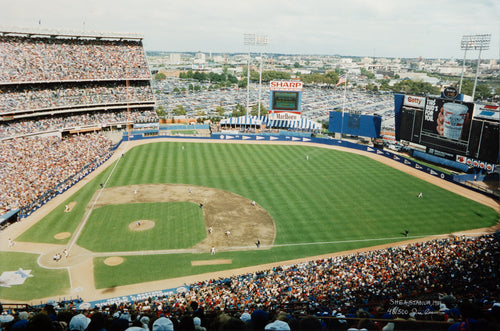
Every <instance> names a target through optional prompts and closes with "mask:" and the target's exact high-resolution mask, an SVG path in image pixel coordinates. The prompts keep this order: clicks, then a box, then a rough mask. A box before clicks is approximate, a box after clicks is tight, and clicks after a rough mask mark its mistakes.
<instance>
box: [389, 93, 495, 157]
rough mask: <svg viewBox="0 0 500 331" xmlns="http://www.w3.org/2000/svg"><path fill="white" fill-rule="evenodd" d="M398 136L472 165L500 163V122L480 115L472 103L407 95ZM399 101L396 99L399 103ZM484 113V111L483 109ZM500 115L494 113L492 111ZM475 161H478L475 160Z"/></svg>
mask: <svg viewBox="0 0 500 331" xmlns="http://www.w3.org/2000/svg"><path fill="white" fill-rule="evenodd" d="M403 98H404V99H403V102H402V103H401V108H400V109H399V110H398V109H396V113H397V112H398V111H399V112H400V114H399V121H398V122H399V125H398V123H397V124H396V138H397V139H398V140H403V141H407V142H410V143H414V144H417V145H418V146H420V147H421V148H422V149H423V148H425V149H426V153H429V154H432V155H436V156H439V157H444V158H447V159H450V160H454V161H458V162H463V160H467V159H468V160H469V162H470V163H471V164H470V165H472V166H475V164H478V165H480V164H481V162H480V161H483V163H482V164H483V166H484V164H485V162H486V163H490V165H489V166H491V165H494V164H497V163H498V157H499V149H498V148H499V147H498V146H499V143H498V140H499V137H498V126H499V121H498V119H496V117H495V116H490V117H486V116H483V117H481V116H479V115H475V114H478V112H477V111H475V108H478V107H480V106H478V105H475V104H473V103H470V102H462V101H456V100H448V99H444V98H433V97H427V98H426V97H421V96H412V95H404V96H403ZM396 104H397V102H396ZM483 113H484V112H483ZM490 113H493V114H494V115H498V114H497V113H495V112H491V111H490ZM474 160H476V161H477V162H476V163H474Z"/></svg>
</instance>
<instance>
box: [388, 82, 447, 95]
mask: <svg viewBox="0 0 500 331" xmlns="http://www.w3.org/2000/svg"><path fill="white" fill-rule="evenodd" d="M392 91H393V92H404V93H408V94H410V93H411V94H420V95H427V94H439V93H440V89H439V87H436V86H432V84H431V83H427V82H423V81H414V80H411V79H405V80H403V81H401V82H397V83H396V84H394V86H393V87H392Z"/></svg>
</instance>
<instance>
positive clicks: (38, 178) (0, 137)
mask: <svg viewBox="0 0 500 331" xmlns="http://www.w3.org/2000/svg"><path fill="white" fill-rule="evenodd" d="M0 58H1V59H2V60H1V61H0V141H1V143H0V155H1V158H2V162H3V164H5V166H4V167H2V169H0V172H1V174H0V177H1V178H2V183H1V186H2V187H1V192H2V193H1V195H2V196H1V197H2V201H1V202H0V215H1V214H4V213H6V212H8V211H10V210H17V209H20V210H21V211H20V213H19V215H20V216H21V217H22V216H26V215H29V214H30V213H31V212H32V211H33V210H34V209H36V208H38V207H39V206H41V205H43V204H44V203H45V202H46V201H47V199H50V198H51V197H53V196H54V194H57V193H58V192H59V191H61V190H62V191H64V190H65V189H67V188H68V187H69V186H71V185H73V184H74V183H75V180H76V181H77V180H79V179H80V178H82V176H85V175H86V174H88V173H89V171H91V170H92V169H94V168H95V166H96V164H100V163H102V162H103V161H104V160H105V159H106V158H107V157H109V155H110V152H111V148H112V146H111V141H110V140H109V139H105V138H103V137H102V136H99V135H98V134H95V133H93V134H89V135H86V134H84V133H87V132H100V131H104V130H114V129H117V128H118V129H122V130H123V129H125V128H126V127H127V126H131V125H133V123H136V122H137V123H147V122H157V121H158V117H157V116H156V113H155V111H154V105H155V101H154V97H153V92H152V89H151V82H150V81H151V73H150V72H149V69H148V64H147V60H146V55H145V53H144V49H143V46H142V38H141V37H138V36H132V35H130V36H127V35H114V34H109V35H108V36H106V35H101V34H99V35H91V34H82V35H74V34H64V33H63V34H57V33H54V32H50V33H44V32H43V31H41V30H40V31H32V32H26V31H22V32H21V31H2V32H0ZM74 134H83V135H80V136H73V135H74ZM42 135H43V137H42ZM47 136H48V137H47ZM28 137H30V138H31V137H34V138H33V139H28ZM83 146H85V148H82V147H83Z"/></svg>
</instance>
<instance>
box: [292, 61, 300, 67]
mask: <svg viewBox="0 0 500 331" xmlns="http://www.w3.org/2000/svg"><path fill="white" fill-rule="evenodd" d="M293 67H294V68H300V67H302V66H301V65H300V63H298V62H295V63H294V64H293Z"/></svg>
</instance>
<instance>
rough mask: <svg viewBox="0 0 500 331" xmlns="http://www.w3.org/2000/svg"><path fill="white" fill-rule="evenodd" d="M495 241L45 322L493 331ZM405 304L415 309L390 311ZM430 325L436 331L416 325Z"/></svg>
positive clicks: (310, 269) (466, 242) (255, 280)
mask: <svg viewBox="0 0 500 331" xmlns="http://www.w3.org/2000/svg"><path fill="white" fill-rule="evenodd" d="M499 239H500V234H499V233H495V234H491V235H485V236H481V237H477V238H474V237H459V238H458V237H457V238H447V239H439V240H433V241H428V242H422V243H416V244H408V245H405V246H401V247H395V248H389V249H381V250H377V251H372V252H365V253H356V254H351V255H346V256H338V257H332V258H328V259H321V260H314V261H310V262H305V263H300V264H294V265H289V266H283V267H276V268H273V269H270V270H264V271H261V272H256V273H251V274H246V275H240V276H235V277H231V278H225V279H218V280H210V281H205V282H199V283H197V284H193V285H190V286H186V288H187V290H186V291H184V292H180V293H176V294H171V295H168V296H158V297H149V298H147V299H144V300H140V301H135V302H122V303H114V304H111V305H105V306H100V307H99V308H96V309H94V310H87V311H78V309H77V305H72V303H69V302H65V303H61V304H60V312H59V314H56V313H55V312H54V313H52V314H53V316H52V319H53V321H57V323H56V324H57V325H58V326H60V324H61V323H59V322H64V323H63V325H64V324H65V325H71V322H72V318H73V316H75V315H77V314H81V313H83V314H85V315H87V316H88V317H90V318H89V319H84V318H83V317H79V318H77V320H79V321H86V323H84V324H85V326H84V327H83V328H81V329H78V330H85V329H86V330H109V331H111V330H126V329H127V328H129V327H136V329H134V328H132V329H129V330H140V328H143V329H144V330H149V329H151V328H152V330H168V329H161V328H158V325H156V328H155V322H156V321H159V322H157V324H162V323H166V324H168V325H170V327H171V328H170V330H200V328H206V329H207V330H264V329H266V330H362V329H363V328H364V329H365V330H408V329H411V330H430V329H432V330H498V328H499V327H500V303H498V294H499V290H500V288H499V286H500V282H499V281H498V271H499V261H500V241H499ZM426 302H428V303H426ZM419 303H423V304H419ZM51 304H52V305H55V303H51ZM411 304H413V305H416V306H417V308H415V309H410V310H409V311H410V312H409V313H408V312H405V313H399V312H400V311H403V310H405V309H406V310H408V307H409V306H410V305H411ZM398 305H399V306H401V307H403V308H405V309H400V310H397V309H394V307H395V306H398ZM405 305H408V306H406V307H405ZM436 305H437V306H436ZM11 313H12V312H11ZM45 314H46V315H48V316H49V317H50V316H51V313H50V312H45ZM44 318H45V319H46V320H48V319H47V318H46V317H44ZM356 318H357V319H356ZM120 319H122V321H120ZM166 319H169V321H168V322H167V321H166ZM96 320H98V321H96ZM431 320H432V321H435V322H436V323H441V324H422V323H419V322H428V321H431ZM276 321H280V322H276ZM408 322H411V323H413V324H409V323H408ZM12 323H14V321H12ZM94 323H99V325H98V328H94V327H95V325H94ZM452 323H455V324H452ZM27 324H29V322H27ZM460 324H463V325H460ZM163 325H165V324H163ZM196 325H199V327H198V328H195V327H196ZM464 325H465V327H464ZM273 327H277V328H273ZM460 327H462V328H460ZM7 330H9V329H7ZM21 330H31V329H29V328H27V329H21ZM69 330H71V328H69Z"/></svg>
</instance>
